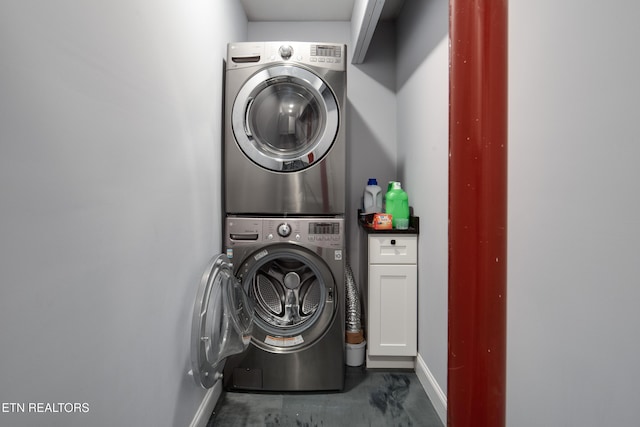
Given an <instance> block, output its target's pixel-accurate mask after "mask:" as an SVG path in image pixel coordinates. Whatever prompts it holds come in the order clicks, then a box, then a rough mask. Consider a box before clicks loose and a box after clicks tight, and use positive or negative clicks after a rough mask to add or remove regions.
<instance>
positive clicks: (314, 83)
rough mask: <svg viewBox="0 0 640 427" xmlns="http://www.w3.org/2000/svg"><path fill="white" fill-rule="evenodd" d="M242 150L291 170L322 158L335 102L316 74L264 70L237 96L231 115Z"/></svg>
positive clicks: (333, 128)
mask: <svg viewBox="0 0 640 427" xmlns="http://www.w3.org/2000/svg"><path fill="white" fill-rule="evenodd" d="M231 121H232V126H233V133H234V136H235V138H236V141H237V143H238V145H239V146H240V149H241V150H242V151H243V152H244V154H245V155H246V156H247V157H248V158H249V159H251V160H252V161H253V162H254V163H256V164H257V165H259V166H262V167H263V168H265V169H268V170H271V171H277V172H295V171H299V170H302V169H305V168H307V167H309V166H311V165H313V164H315V163H316V162H318V161H319V160H320V159H322V158H323V157H324V156H325V155H326V154H327V153H328V152H329V150H330V149H331V146H332V144H333V141H334V140H335V138H336V135H337V132H338V126H339V123H338V104H337V102H336V99H335V97H334V95H333V92H332V91H331V89H330V88H329V86H327V85H326V84H325V82H324V81H323V80H322V79H321V78H320V77H319V76H317V75H316V74H314V73H312V72H311V71H308V70H306V69H304V68H300V67H296V66H293V65H279V66H274V67H271V68H266V69H264V70H262V71H260V72H258V73H256V74H255V75H253V77H251V78H250V79H249V80H247V82H246V83H245V84H244V86H243V87H242V89H240V91H239V92H238V96H237V97H236V99H235V101H234V104H233V110H232V113H231Z"/></svg>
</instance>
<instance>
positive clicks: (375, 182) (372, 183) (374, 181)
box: [367, 178, 378, 185]
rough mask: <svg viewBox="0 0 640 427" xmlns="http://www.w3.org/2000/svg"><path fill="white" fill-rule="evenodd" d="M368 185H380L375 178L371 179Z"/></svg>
mask: <svg viewBox="0 0 640 427" xmlns="http://www.w3.org/2000/svg"><path fill="white" fill-rule="evenodd" d="M367 185H378V180H376V179H375V178H369V181H368V182H367Z"/></svg>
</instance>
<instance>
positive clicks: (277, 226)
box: [225, 217, 344, 248]
mask: <svg viewBox="0 0 640 427" xmlns="http://www.w3.org/2000/svg"><path fill="white" fill-rule="evenodd" d="M225 232H226V236H225V237H226V240H227V246H236V245H246V244H252V245H255V244H257V243H265V244H268V243H278V242H294V243H296V242H297V243H300V244H309V245H313V246H320V247H327V248H341V247H342V245H343V243H344V237H343V234H344V219H343V218H236V217H229V218H227V219H226V226H225Z"/></svg>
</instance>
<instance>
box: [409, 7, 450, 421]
mask: <svg viewBox="0 0 640 427" xmlns="http://www.w3.org/2000/svg"><path fill="white" fill-rule="evenodd" d="M448 7H449V2H448V1H447V0H433V1H428V2H424V1H416V0H413V1H412V0H409V1H407V2H406V3H405V5H404V7H403V9H402V13H401V15H400V17H399V18H398V22H397V27H398V43H397V46H398V60H397V85H398V118H397V122H398V124H397V132H398V175H399V179H400V180H401V181H402V182H403V187H404V188H405V189H406V191H407V193H408V195H409V203H410V205H412V206H413V207H414V210H415V214H416V215H417V216H419V217H420V236H419V239H418V353H419V358H418V363H420V364H422V366H421V367H422V369H424V370H426V371H428V372H430V374H431V375H432V376H433V377H432V380H431V381H432V382H433V381H435V382H436V383H437V385H434V384H432V386H433V387H435V388H436V389H437V388H438V387H439V388H440V390H441V392H442V393H446V390H447V314H448V311H447V308H448V305H447V304H448V301H447V298H448V297H447V286H448V277H447V275H448V258H447V256H448V252H447V251H448V234H447V233H448V201H449V188H448V173H449V172H448V162H449V111H448V108H449V44H448V43H449V36H448V31H449V28H448V22H449V9H448ZM428 391H429V392H430V390H428ZM430 397H431V399H432V400H436V399H437V398H438V396H437V394H433V393H431V392H430ZM438 403H439V402H438ZM436 405H437V403H436ZM441 415H444V414H442V413H441Z"/></svg>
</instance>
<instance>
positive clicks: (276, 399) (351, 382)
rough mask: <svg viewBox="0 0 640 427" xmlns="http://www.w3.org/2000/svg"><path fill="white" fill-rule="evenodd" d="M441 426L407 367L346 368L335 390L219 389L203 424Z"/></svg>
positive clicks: (212, 425) (323, 426) (220, 426)
mask: <svg viewBox="0 0 640 427" xmlns="http://www.w3.org/2000/svg"><path fill="white" fill-rule="evenodd" d="M214 426H215V427H224V426H234V427H235V426H265V427H275V426H300V427H314V426H318V427H342V426H348V427H357V426H380V427H389V426H394V427H408V426H413V427H421V426H423V427H442V426H443V424H442V422H441V421H440V418H438V415H437V413H436V411H435V409H434V408H433V405H432V404H431V402H430V401H429V398H428V397H427V394H426V393H425V391H424V389H423V388H422V385H421V384H420V382H419V381H418V377H417V376H416V374H415V373H414V372H413V371H405V370H394V371H382V370H367V369H364V368H363V367H358V368H351V367H347V376H346V381H345V389H344V391H342V392H336V393H285V394H283V393H237V392H223V394H222V396H221V397H220V400H219V401H218V404H217V406H216V408H215V410H214V412H213V414H212V415H211V418H210V420H209V423H208V424H207V427H214Z"/></svg>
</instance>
